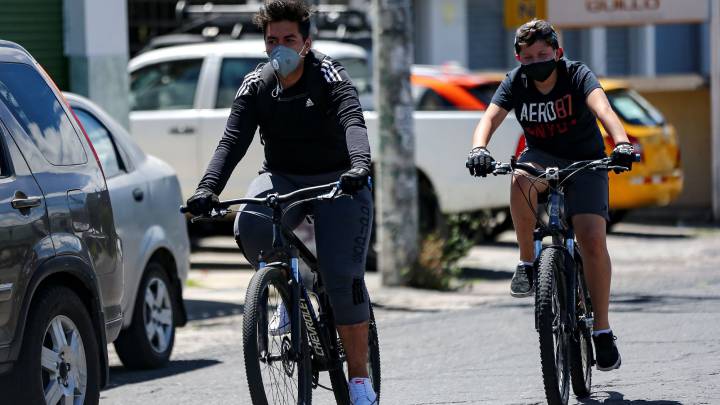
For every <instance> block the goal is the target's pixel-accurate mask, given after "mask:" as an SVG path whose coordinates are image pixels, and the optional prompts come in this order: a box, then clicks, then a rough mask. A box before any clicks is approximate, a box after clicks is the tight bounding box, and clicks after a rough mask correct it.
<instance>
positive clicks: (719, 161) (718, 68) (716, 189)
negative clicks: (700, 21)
mask: <svg viewBox="0 0 720 405" xmlns="http://www.w3.org/2000/svg"><path fill="white" fill-rule="evenodd" d="M710 49H711V53H712V56H711V58H712V61H711V67H710V89H711V107H710V111H711V114H710V116H711V119H712V206H713V218H715V221H718V222H720V4H718V2H716V1H711V2H710Z"/></svg>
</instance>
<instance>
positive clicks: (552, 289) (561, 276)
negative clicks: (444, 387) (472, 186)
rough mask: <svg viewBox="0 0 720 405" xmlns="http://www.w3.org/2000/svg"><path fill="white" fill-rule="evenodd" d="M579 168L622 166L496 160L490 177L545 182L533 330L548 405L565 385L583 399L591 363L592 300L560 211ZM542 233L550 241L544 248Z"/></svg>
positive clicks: (565, 391) (563, 394) (562, 400)
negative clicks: (545, 164)
mask: <svg viewBox="0 0 720 405" xmlns="http://www.w3.org/2000/svg"><path fill="white" fill-rule="evenodd" d="M635 159H636V160H637V156H636V157H635ZM583 170H601V171H609V170H615V171H626V170H627V168H626V167H624V166H615V165H612V161H611V159H610V158H609V157H608V158H603V159H597V160H584V161H578V162H574V163H572V164H571V165H569V166H567V167H565V168H558V167H548V168H546V169H538V168H536V167H534V166H532V165H529V164H526V163H519V162H517V161H516V160H515V158H514V157H513V158H512V159H511V161H510V163H500V162H496V163H495V169H494V171H493V174H494V175H500V174H515V175H522V176H526V177H528V178H530V179H531V180H533V181H545V182H546V183H547V185H548V188H547V192H546V193H547V194H546V195H545V196H546V197H547V201H546V203H545V204H544V208H543V207H541V205H540V204H538V208H537V212H536V218H537V225H536V228H535V230H534V232H533V240H534V244H535V261H534V270H535V271H534V275H535V280H534V281H535V283H534V285H535V286H536V289H535V330H536V331H537V333H538V336H539V343H540V364H541V369H542V377H543V384H544V386H545V397H546V399H547V401H548V403H549V404H551V405H555V404H562V405H564V404H567V402H568V399H569V396H570V386H572V389H573V392H574V393H575V395H576V396H577V397H578V398H585V397H588V396H589V395H590V391H591V383H592V366H593V365H594V364H595V359H594V355H593V343H592V332H593V309H592V302H591V300H590V293H589V290H588V288H587V284H586V282H585V275H584V273H583V264H582V258H581V256H580V251H579V250H578V246H577V242H576V240H575V233H574V232H573V228H572V224H571V223H570V221H569V218H567V216H566V211H565V193H564V189H565V186H566V185H567V184H568V183H567V182H568V180H570V179H571V178H573V176H575V175H576V174H577V173H579V172H581V171H583ZM541 198H542V197H539V198H538V199H539V200H540V199H541ZM528 202H529V203H530V200H529V199H528ZM543 217H546V218H547V220H545V219H543ZM546 237H550V238H551V239H552V242H551V244H549V245H546V246H543V239H544V238H546Z"/></svg>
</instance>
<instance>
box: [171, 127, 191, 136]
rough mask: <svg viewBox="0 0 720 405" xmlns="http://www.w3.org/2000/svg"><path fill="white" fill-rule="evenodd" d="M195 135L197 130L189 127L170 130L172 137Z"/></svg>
mask: <svg viewBox="0 0 720 405" xmlns="http://www.w3.org/2000/svg"><path fill="white" fill-rule="evenodd" d="M194 133H195V128H193V127H189V126H185V127H172V128H170V135H192V134H194Z"/></svg>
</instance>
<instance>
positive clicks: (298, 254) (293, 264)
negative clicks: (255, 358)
mask: <svg viewBox="0 0 720 405" xmlns="http://www.w3.org/2000/svg"><path fill="white" fill-rule="evenodd" d="M319 188H321V187H318V189H319ZM250 201H255V202H257V199H240V200H231V201H225V202H223V203H221V204H222V205H224V206H229V205H233V204H236V203H242V202H250ZM303 201H305V200H303ZM268 205H269V206H270V208H271V209H272V210H273V214H272V218H271V221H272V227H273V228H272V229H273V242H272V249H270V250H269V251H268V252H264V251H263V252H260V258H259V263H258V264H259V266H258V267H259V268H263V267H280V268H283V269H285V270H286V271H287V272H288V273H289V274H288V279H289V281H290V292H291V297H290V299H291V302H293V303H297V305H292V306H291V308H290V310H289V316H290V317H291V318H290V319H291V322H290V331H291V333H290V336H291V347H292V353H293V354H294V355H295V356H298V355H299V354H300V353H302V350H303V348H302V339H301V334H300V327H301V322H302V324H304V325H305V328H306V329H307V333H308V339H309V343H310V347H311V348H312V351H313V354H314V356H313V364H314V365H315V366H316V367H317V368H316V370H318V371H327V370H330V369H335V368H338V367H341V365H342V360H343V358H342V356H341V355H340V352H341V351H340V350H339V349H340V347H339V342H338V340H337V339H333V336H331V334H330V332H329V331H334V330H335V324H334V319H333V316H332V309H331V306H330V302H329V298H328V297H327V295H326V294H324V293H323V291H324V290H323V288H324V287H323V285H322V278H320V277H318V278H317V280H318V282H317V286H316V289H317V290H318V292H320V294H318V298H319V299H320V302H319V306H320V309H321V311H320V312H319V316H316V315H315V313H316V311H315V308H314V307H313V304H312V301H311V299H310V294H309V293H308V291H307V289H306V288H305V285H304V284H303V278H302V275H301V273H300V260H302V261H303V262H305V263H306V264H307V265H308V266H309V267H310V269H311V271H313V272H314V273H316V274H320V273H319V267H318V261H317V258H316V257H315V255H314V254H313V253H312V252H311V251H310V249H308V247H307V246H306V245H305V244H304V243H303V242H302V241H301V240H300V239H299V238H298V237H297V235H295V233H294V232H293V231H292V230H291V229H289V228H288V227H286V226H285V225H283V224H282V216H283V208H282V206H281V205H280V201H279V200H278V199H276V198H275V199H273V198H272V196H270V197H269V200H268ZM254 214H256V215H259V216H261V217H263V218H266V216H264V215H261V214H258V213H254ZM276 258H280V260H276ZM261 313H267V312H266V311H261ZM261 324H264V325H267V322H261ZM261 336H263V338H262V339H261V341H260V342H258V343H259V344H258V346H259V348H260V352H261V353H262V352H267V345H268V341H267V333H263V334H262V335H261Z"/></svg>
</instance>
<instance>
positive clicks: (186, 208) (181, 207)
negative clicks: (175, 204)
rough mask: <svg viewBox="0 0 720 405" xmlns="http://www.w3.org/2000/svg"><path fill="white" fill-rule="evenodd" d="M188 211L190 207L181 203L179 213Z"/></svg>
mask: <svg viewBox="0 0 720 405" xmlns="http://www.w3.org/2000/svg"><path fill="white" fill-rule="evenodd" d="M188 212H190V208H188V207H187V206H186V205H181V206H180V213H181V214H187V213H188Z"/></svg>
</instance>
